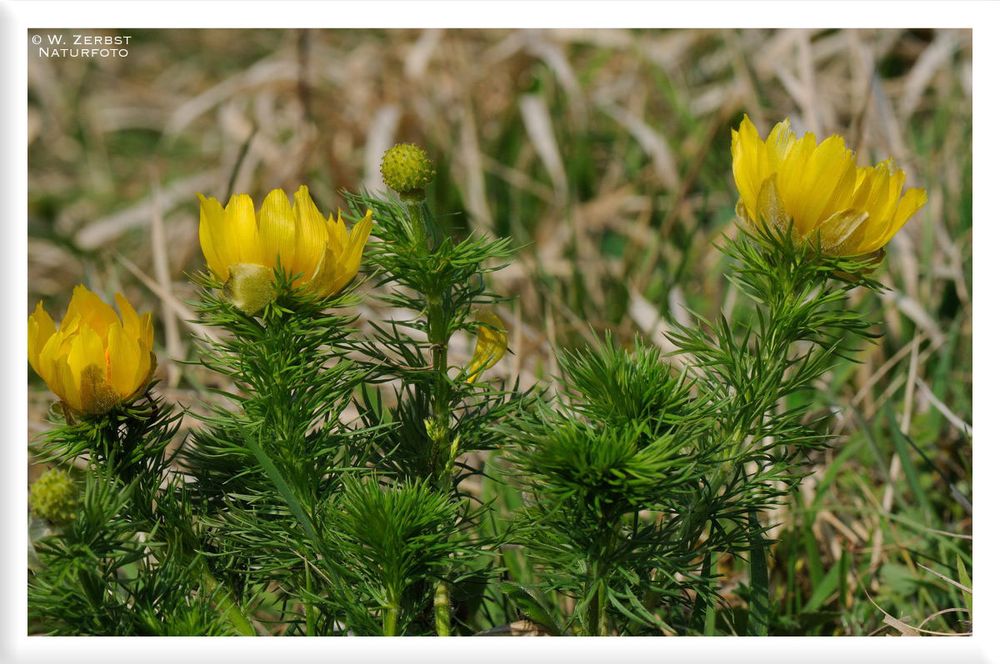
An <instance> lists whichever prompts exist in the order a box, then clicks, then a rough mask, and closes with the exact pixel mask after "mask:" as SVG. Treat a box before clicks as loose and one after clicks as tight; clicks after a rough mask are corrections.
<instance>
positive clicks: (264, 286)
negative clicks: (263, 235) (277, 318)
mask: <svg viewBox="0 0 1000 664" xmlns="http://www.w3.org/2000/svg"><path fill="white" fill-rule="evenodd" d="M225 294H226V297H228V298H229V301H230V302H232V303H233V304H234V305H235V306H236V308H237V309H239V310H240V311H242V312H243V313H245V314H246V315H247V316H253V315H254V314H256V313H257V312H258V311H260V310H261V309H263V308H264V307H265V306H267V304H269V303H270V302H271V301H273V300H274V298H275V297H276V296H277V292H276V291H275V289H274V271H273V270H272V269H271V268H269V267H265V266H263V265H256V264H253V263H236V264H235V265H230V266H229V279H228V280H227V281H226V285H225Z"/></svg>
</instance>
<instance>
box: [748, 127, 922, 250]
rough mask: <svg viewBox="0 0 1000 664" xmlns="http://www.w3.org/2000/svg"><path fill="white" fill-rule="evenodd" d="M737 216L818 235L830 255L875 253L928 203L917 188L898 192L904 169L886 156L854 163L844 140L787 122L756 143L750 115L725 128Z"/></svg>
mask: <svg viewBox="0 0 1000 664" xmlns="http://www.w3.org/2000/svg"><path fill="white" fill-rule="evenodd" d="M732 140H733V142H732V154H733V177H734V178H735V180H736V188H737V189H738V190H739V193H740V202H739V204H738V205H737V206H736V211H737V214H738V215H739V216H740V218H741V219H742V220H743V221H744V222H747V223H749V224H755V225H760V224H768V225H771V226H774V227H777V228H780V229H784V228H786V227H787V226H788V224H791V228H792V234H793V237H794V238H796V239H798V240H808V241H815V240H814V238H817V237H818V239H819V244H820V247H821V249H822V250H823V251H824V252H825V253H827V254H830V255H835V256H863V255H867V254H872V253H874V252H877V251H879V250H880V249H882V247H884V246H885V245H886V243H888V242H889V240H890V239H891V238H892V236H893V235H895V234H896V232H897V231H899V229H900V228H902V227H903V224H905V223H906V222H907V220H909V219H910V217H912V216H913V214H914V213H915V212H916V211H917V210H919V209H920V208H921V207H922V206H923V205H924V203H926V202H927V192H926V191H924V190H923V189H909V190H908V191H906V193H903V183H904V182H905V180H906V174H905V173H904V172H903V171H901V170H899V169H898V168H897V167H896V166H895V165H894V164H893V162H892V160H891V159H887V160H886V161H883V162H880V163H878V164H876V165H875V166H868V167H859V166H858V165H857V164H856V163H855V156H854V153H853V152H851V151H850V150H848V149H847V146H846V145H845V144H844V139H843V138H842V137H840V136H836V135H834V136H830V137H829V138H827V139H825V140H824V141H822V142H821V143H819V144H818V145H817V144H816V136H814V135H813V134H812V133H808V132H807V133H806V134H805V135H804V136H803V137H802V138H799V137H797V136H796V135H795V134H794V133H793V132H792V130H791V128H790V126H789V123H788V120H785V121H784V122H780V123H778V124H777V125H775V127H774V129H772V130H771V133H770V134H769V135H768V137H767V141H763V140H761V138H760V135H759V134H758V133H757V128H756V127H755V126H754V124H753V122H751V121H750V118H748V117H747V116H743V121H742V122H741V123H740V128H739V130H738V131H737V130H733V132H732Z"/></svg>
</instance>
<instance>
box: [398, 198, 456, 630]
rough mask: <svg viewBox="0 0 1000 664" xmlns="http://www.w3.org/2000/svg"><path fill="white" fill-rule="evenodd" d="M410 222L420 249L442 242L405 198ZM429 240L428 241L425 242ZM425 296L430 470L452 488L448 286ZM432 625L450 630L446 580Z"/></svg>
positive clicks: (436, 599) (440, 583)
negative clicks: (429, 375)
mask: <svg viewBox="0 0 1000 664" xmlns="http://www.w3.org/2000/svg"><path fill="white" fill-rule="evenodd" d="M406 208H407V212H408V213H409V216H410V225H411V228H412V229H413V234H414V239H415V241H416V242H417V243H418V246H419V247H420V248H421V250H423V251H428V252H434V251H436V250H437V248H438V246H439V245H440V244H441V233H440V231H439V229H438V228H437V227H436V225H435V224H434V223H433V219H431V218H430V216H429V215H424V214H423V211H422V209H421V204H420V203H414V202H408V203H407V205H406ZM428 240H429V244H428ZM424 296H425V297H426V298H427V341H428V342H429V343H430V345H431V362H432V368H433V372H434V386H433V389H432V392H431V426H430V427H429V431H428V433H429V435H430V438H431V445H432V446H433V449H432V450H431V460H432V463H431V473H432V474H433V476H434V477H433V479H434V480H435V484H437V486H438V487H439V489H440V490H441V491H442V492H443V493H445V494H449V495H450V493H451V490H452V486H451V483H452V475H451V473H452V465H453V464H454V462H455V459H454V450H453V449H452V444H451V436H450V435H449V429H450V420H451V385H450V382H449V380H448V337H449V331H448V304H449V299H450V296H451V293H450V286H449V285H447V284H446V285H443V286H442V287H441V288H440V289H439V290H436V291H435V292H430V293H424ZM434 626H435V630H436V632H437V634H438V636H449V635H450V634H451V597H450V591H449V589H448V584H447V582H445V581H444V580H441V581H438V582H437V584H436V586H435V588H434Z"/></svg>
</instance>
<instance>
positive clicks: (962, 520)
mask: <svg viewBox="0 0 1000 664" xmlns="http://www.w3.org/2000/svg"><path fill="white" fill-rule="evenodd" d="M79 32H80V31H73V32H71V31H65V34H66V35H67V39H68V40H69V39H70V38H69V35H71V34H74V33H79ZM50 33H53V31H48V32H46V33H44V34H50ZM33 34H34V33H33ZM39 34H42V33H39ZM93 34H109V35H114V34H121V35H126V34H127V35H130V37H131V39H130V40H129V44H128V46H127V49H128V55H127V57H119V58H58V59H53V58H44V57H39V56H38V55H37V54H35V53H33V54H31V55H29V58H28V67H29V71H28V74H29V76H28V83H29V88H28V164H29V168H28V173H29V191H28V236H29V237H28V251H29V255H28V289H29V293H28V304H29V307H32V308H33V307H34V305H35V302H36V301H37V300H39V299H44V300H45V301H46V304H47V307H48V309H49V311H50V312H53V314H54V315H56V317H57V318H58V316H59V314H58V313H56V312H60V313H61V311H62V310H63V309H64V306H65V303H66V302H67V301H68V298H69V295H70V292H71V289H72V286H73V285H74V284H76V283H79V282H84V283H86V284H88V286H89V287H91V288H92V289H94V290H95V291H96V292H98V293H99V294H101V295H103V296H105V297H106V298H109V297H110V296H111V295H112V294H113V293H114V292H115V291H122V292H124V293H125V294H127V295H128V297H129V298H130V299H131V300H132V302H133V303H135V304H136V306H137V308H138V309H139V310H140V311H150V310H151V311H153V312H154V317H155V319H156V321H157V328H156V335H157V337H156V338H157V345H158V348H157V352H158V355H159V360H160V367H159V370H158V375H159V377H160V378H161V379H162V381H163V382H162V383H161V389H162V391H163V392H165V393H166V396H167V398H168V399H172V400H175V401H177V402H179V403H181V404H184V405H185V406H189V407H191V408H195V409H197V408H199V404H200V403H202V402H203V401H204V399H205V398H206V396H205V388H206V387H208V386H210V385H215V384H216V383H214V382H213V381H216V380H217V378H216V377H214V376H212V375H209V374H207V373H205V372H204V371H203V370H202V369H200V368H199V367H197V366H192V365H186V364H183V363H182V362H183V361H184V360H190V359H193V358H194V355H193V347H192V335H193V334H195V333H197V332H199V330H198V328H197V325H196V324H193V323H192V322H191V319H193V318H194V316H193V315H192V314H191V312H190V307H189V305H188V304H187V302H189V301H191V300H192V299H193V297H194V287H193V285H192V284H191V282H190V281H189V280H188V278H187V275H188V274H190V273H192V272H194V271H197V270H199V269H201V268H202V267H203V260H202V256H201V251H200V248H199V244H198V205H197V200H196V197H195V193H196V192H200V193H204V194H206V195H212V196H216V197H218V198H223V199H224V198H226V197H228V196H229V194H230V193H232V192H246V193H250V194H252V195H253V196H254V197H255V199H256V200H257V201H258V202H259V201H260V200H261V197H262V196H263V195H264V194H265V193H266V192H267V191H269V190H271V189H273V188H277V187H282V188H285V189H286V190H288V191H293V190H294V189H295V188H296V187H297V186H298V185H299V184H301V183H305V184H307V185H308V186H309V188H310V190H311V192H312V193H313V196H314V198H315V199H316V200H317V203H318V205H319V207H320V208H321V209H322V210H334V209H336V208H337V207H338V206H340V205H343V201H342V199H341V197H340V195H339V193H338V192H339V190H341V189H349V190H356V189H359V188H362V187H364V188H367V189H370V190H379V189H381V182H380V176H379V173H378V164H379V160H380V158H381V155H382V153H383V152H384V150H386V149H387V148H388V147H390V146H391V145H392V144H394V143H396V142H400V141H408V142H415V143H419V144H421V145H423V146H425V147H426V148H427V149H428V151H429V152H430V153H431V156H432V158H434V160H435V161H436V162H437V164H438V178H437V180H436V182H435V183H434V184H433V186H432V189H431V193H430V199H431V204H432V207H433V208H434V209H435V210H436V211H437V212H438V213H439V214H442V215H444V218H445V219H447V220H448V223H449V224H450V226H451V228H452V230H453V232H454V233H456V234H458V235H462V234H466V233H469V232H475V233H484V234H490V235H498V236H510V237H512V238H513V240H514V243H515V245H516V246H517V247H518V252H517V255H516V258H515V260H514V261H513V263H512V264H511V265H510V266H508V267H506V268H505V269H503V270H501V271H499V272H497V273H495V274H494V275H493V276H492V281H493V286H494V288H495V289H496V290H498V291H499V292H500V293H502V294H504V295H509V296H510V297H511V298H512V301H511V304H510V306H509V308H507V309H506V310H504V311H503V312H502V317H503V318H504V319H505V321H506V322H507V325H508V327H509V328H510V330H511V341H510V345H511V349H512V351H513V354H512V355H510V356H508V357H507V358H506V359H505V360H504V361H503V362H502V363H501V364H500V365H498V366H497V367H496V368H494V369H493V372H495V373H497V374H498V375H507V376H509V377H511V378H512V377H514V376H520V378H521V380H522V384H530V383H532V382H535V381H537V380H540V381H543V382H545V383H547V382H548V380H549V377H551V376H553V375H554V374H555V373H556V371H557V367H556V354H555V352H554V349H564V348H573V347H577V346H580V345H583V344H589V343H593V342H594V341H595V340H596V339H597V338H599V337H602V336H603V335H604V334H605V332H606V331H610V333H611V334H613V335H614V336H615V337H616V338H618V339H619V340H620V341H621V343H623V344H626V345H627V344H631V343H632V341H633V340H634V339H635V337H636V335H639V336H641V337H644V338H646V339H647V340H648V341H649V342H650V343H653V344H656V345H658V346H660V347H661V348H663V349H664V350H665V351H670V350H671V346H670V344H669V343H668V342H667V340H666V339H665V338H664V337H663V334H662V333H663V332H664V331H666V330H668V329H669V328H670V326H671V325H674V324H676V323H687V322H690V321H691V320H692V318H693V316H692V312H694V313H696V314H700V315H704V316H706V317H708V318H710V319H711V318H714V317H715V315H716V314H717V313H718V312H719V311H724V312H730V311H732V308H733V306H734V302H735V298H736V292H735V290H734V288H733V287H732V286H731V285H730V284H729V283H728V282H727V280H726V260H727V259H725V258H724V257H723V256H722V254H721V253H720V252H719V251H718V250H717V249H716V248H715V245H716V244H717V243H718V242H719V241H720V240H721V239H723V236H725V235H729V234H731V233H733V232H734V230H735V229H734V226H733V223H732V220H733V217H734V214H733V208H734V205H735V202H736V198H737V196H736V192H735V187H734V185H733V182H732V177H731V170H730V168H731V161H730V151H729V145H730V129H731V128H733V127H735V126H737V124H738V123H739V120H740V118H741V117H742V115H743V114H744V113H747V114H749V115H750V117H751V119H753V121H754V122H755V124H756V125H757V127H758V128H759V129H760V130H761V132H762V133H765V132H767V131H768V130H769V128H770V126H771V125H772V124H773V123H775V122H777V121H780V120H782V119H784V118H786V117H788V118H790V119H791V122H792V126H793V128H794V129H795V130H796V131H797V132H799V133H801V132H803V131H813V132H815V133H816V134H817V135H819V136H820V137H823V136H825V135H828V134H831V133H839V134H842V135H843V136H844V137H845V138H846V140H847V143H848V145H849V146H852V147H854V148H855V149H856V150H857V153H858V160H859V162H860V163H862V164H871V163H875V162H876V161H879V160H881V159H884V158H886V157H888V156H892V157H894V158H895V159H896V161H897V163H898V164H899V165H900V166H901V167H902V168H903V169H904V170H905V172H906V174H907V185H908V186H920V187H924V188H926V189H927V191H928V196H929V200H928V204H927V206H926V207H925V208H924V209H923V210H921V211H920V212H919V213H918V214H917V215H916V216H915V217H914V218H913V219H912V220H911V221H910V222H909V224H908V225H907V226H906V227H905V228H904V229H903V231H902V232H900V233H899V235H897V236H896V238H895V239H894V240H893V241H892V243H891V244H890V245H889V247H888V256H887V259H886V261H885V263H884V265H883V267H882V268H880V271H879V278H880V279H882V281H883V282H884V283H885V284H886V285H887V286H888V287H889V288H888V290H887V291H886V292H885V293H884V294H882V295H881V296H873V295H871V294H863V293H856V294H855V295H856V299H855V303H854V304H855V305H856V306H857V307H859V308H864V309H866V310H869V311H870V312H871V315H872V316H873V317H875V318H876V319H879V320H882V321H884V324H883V325H882V328H881V330H882V332H883V336H882V338H881V339H879V340H878V341H877V342H876V343H874V344H872V345H869V346H866V347H864V348H862V349H861V350H860V352H859V353H858V355H857V357H858V359H859V361H858V362H857V363H856V364H846V365H845V366H842V367H841V368H840V369H839V370H838V372H836V373H835V374H834V375H830V376H829V377H828V381H829V384H828V385H826V386H824V387H825V388H826V389H825V390H824V392H823V397H824V398H825V399H827V400H828V403H825V404H822V405H824V406H827V407H829V408H831V409H833V411H834V412H836V413H837V416H836V420H835V432H836V433H837V438H836V439H835V441H834V444H833V445H832V447H831V448H830V449H829V450H827V451H825V452H823V453H820V454H817V455H816V457H815V458H814V459H813V463H814V468H813V473H812V474H811V475H810V476H809V477H808V478H807V479H806V480H805V482H804V484H803V487H802V491H801V492H800V494H799V495H798V497H797V498H796V499H794V500H793V502H792V503H791V504H789V505H788V506H787V508H785V509H782V510H779V511H777V512H776V513H774V514H772V515H771V523H772V524H774V525H775V529H774V530H773V531H772V536H773V537H777V538H779V539H780V543H779V544H778V545H777V547H776V548H775V550H774V551H775V554H776V555H775V557H774V560H773V561H772V569H771V578H772V583H773V585H772V594H773V596H772V604H773V606H772V613H773V615H772V630H774V629H775V627H777V631H779V632H780V631H784V632H786V633H794V634H871V633H890V634H898V633H916V631H917V630H922V631H924V632H928V633H935V632H941V633H961V632H966V631H968V630H969V629H971V627H970V623H971V614H970V613H969V611H968V608H969V607H970V606H971V600H968V598H966V597H965V593H964V589H967V588H968V587H969V584H970V582H969V579H968V578H967V576H966V574H965V572H967V573H968V575H971V532H972V525H971V498H972V496H971V472H972V463H971V460H972V448H971V435H972V429H971V424H972V413H971V399H972V345H971V335H972V299H971V297H972V293H971V289H972V270H971V256H972V218H971V198H972V190H971V176H972V149H971V136H972V124H971V121H972V75H971V71H972V35H971V32H970V31H951V30H940V31H938V30H897V29H892V30H860V31H858V30H846V31H841V30H743V31H725V30H679V31H663V30H636V31H623V30H521V31H507V30H424V31H418V30H412V31H411V30H381V31H378V30H376V31H370V30H238V31H237V30H155V31H150V30H134V31H127V32H122V31H108V32H95V33H93ZM379 307H380V305H379V304H378V302H377V301H376V300H375V298H374V297H368V298H366V303H365V305H363V311H362V319H364V318H365V317H371V316H379V315H381V313H382V312H379V311H377V310H378V308H379ZM467 341H468V340H463V343H462V344H461V347H458V348H456V349H455V354H454V357H455V358H456V360H458V361H460V360H461V357H462V355H463V354H466V356H467V354H468V352H469V344H468V343H467ZM29 373H30V372H29ZM29 381H30V383H31V388H32V389H31V390H30V392H29V404H28V406H29V422H30V425H29V426H30V430H29V436H35V435H37V434H38V433H39V432H40V431H41V430H43V429H44V428H45V426H46V424H45V414H46V412H47V409H48V407H49V404H50V402H51V400H52V397H51V396H50V395H49V394H48V393H47V392H46V391H45V389H44V385H42V384H41V382H40V381H38V379H37V378H36V377H35V376H34V375H33V374H32V375H31V376H30V378H29ZM36 471H37V469H32V470H31V473H30V474H31V475H32V476H34V474H35V473H36ZM962 568H964V570H965V571H963V569H962ZM734 570H735V571H734V579H735V580H734V581H732V588H729V589H728V590H727V589H726V588H724V589H723V591H724V594H725V593H726V592H729V593H730V594H731V595H732V600H733V601H735V602H738V601H739V597H738V592H737V589H736V585H737V581H738V580H739V578H738V577H739V574H740V573H741V572H740V571H739V566H738V565H736V567H734ZM967 602H968V604H967Z"/></svg>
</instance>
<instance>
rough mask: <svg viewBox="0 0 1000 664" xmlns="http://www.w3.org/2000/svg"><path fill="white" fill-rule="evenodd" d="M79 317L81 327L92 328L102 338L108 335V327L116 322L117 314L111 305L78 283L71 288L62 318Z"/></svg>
mask: <svg viewBox="0 0 1000 664" xmlns="http://www.w3.org/2000/svg"><path fill="white" fill-rule="evenodd" d="M74 318H78V319H79V325H80V326H81V327H87V328H90V329H92V330H93V331H94V332H96V333H97V335H98V336H99V337H100V338H101V339H102V340H103V339H106V338H107V336H108V328H109V327H110V326H111V325H112V324H114V323H117V322H118V315H117V314H115V310H114V309H112V308H111V306H110V305H109V304H107V303H105V302H104V300H102V299H101V298H99V297H97V296H96V295H94V294H93V293H92V292H90V290H88V289H87V287H86V286H84V285H83V284H80V285H78V286H76V287H75V288H74V289H73V297H72V298H71V299H70V301H69V306H67V307H66V315H65V316H64V317H63V320H71V319H74Z"/></svg>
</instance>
